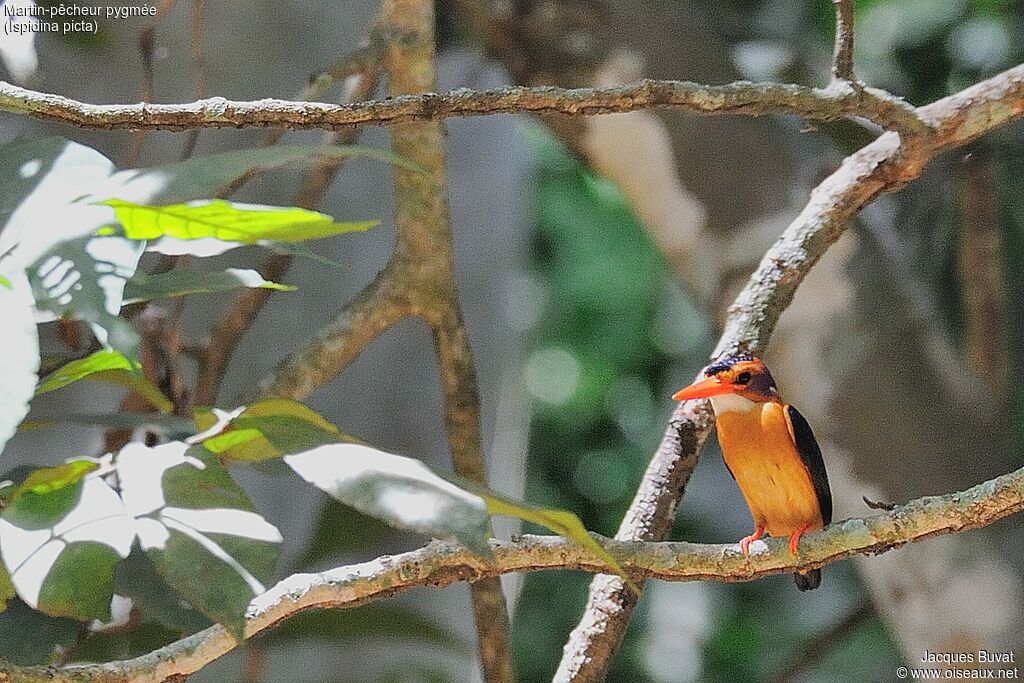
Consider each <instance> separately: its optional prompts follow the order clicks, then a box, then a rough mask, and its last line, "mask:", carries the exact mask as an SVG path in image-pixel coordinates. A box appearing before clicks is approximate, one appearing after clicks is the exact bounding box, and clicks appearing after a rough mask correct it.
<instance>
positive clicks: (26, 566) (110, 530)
mask: <svg viewBox="0 0 1024 683" xmlns="http://www.w3.org/2000/svg"><path fill="white" fill-rule="evenodd" d="M69 465H70V466H69V467H61V468H47V469H46V470H44V471H42V472H41V473H38V472H37V473H33V474H32V475H29V478H28V479H26V482H25V483H24V484H23V485H22V486H21V487H19V489H18V490H16V495H14V496H13V498H12V500H11V502H10V503H9V504H8V506H7V507H6V508H5V509H4V511H3V513H2V514H0V556H2V557H3V562H4V565H5V566H6V568H7V571H8V572H10V577H11V583H13V584H14V587H15V590H16V591H17V593H18V597H20V598H21V599H22V600H24V601H25V603H27V604H28V605H29V606H30V607H33V608H35V609H38V610H39V611H41V612H43V613H45V614H48V615H50V616H66V617H73V618H75V619H85V620H91V619H98V620H100V621H109V620H110V602H111V599H112V598H113V572H114V567H115V566H116V565H117V563H118V562H119V561H120V560H121V559H122V558H124V557H127V556H128V552H129V551H130V550H131V546H132V542H133V540H134V538H135V523H134V520H133V519H132V518H131V517H130V516H129V515H128V513H127V511H126V510H125V507H124V504H123V503H122V501H121V498H120V497H119V496H118V495H117V493H115V492H114V490H113V489H111V488H110V487H109V486H108V485H107V484H106V483H105V482H104V481H103V479H101V478H100V477H98V476H95V475H90V474H88V473H87V470H88V469H90V468H88V467H85V466H83V465H81V464H80V463H70V464H69ZM83 475H84V476H83Z"/></svg>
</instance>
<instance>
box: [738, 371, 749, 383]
mask: <svg viewBox="0 0 1024 683" xmlns="http://www.w3.org/2000/svg"><path fill="white" fill-rule="evenodd" d="M749 383H750V373H749V372H741V373H740V374H738V375H736V384H749Z"/></svg>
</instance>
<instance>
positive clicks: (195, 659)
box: [0, 468, 1024, 683]
mask: <svg viewBox="0 0 1024 683" xmlns="http://www.w3.org/2000/svg"><path fill="white" fill-rule="evenodd" d="M1021 510H1024V468H1022V469H1019V470H1017V471H1015V472H1012V473H1010V474H1004V475H1002V476H1000V477H996V478H995V479H992V480H990V481H987V482H985V483H982V484H978V485H977V486H974V487H972V488H970V489H967V490H966V491H962V492H958V493H950V494H947V495H944V496H926V497H923V498H918V499H917V500H913V501H911V502H909V503H907V504H906V505H902V506H898V507H896V508H895V509H894V510H892V511H891V512H886V513H883V514H879V515H874V516H871V517H866V518H863V519H848V520H845V521H842V522H837V523H835V524H832V525H831V526H829V527H827V528H826V529H824V530H823V531H819V532H813V533H809V534H807V535H806V536H804V539H803V541H802V542H801V544H800V555H799V556H798V557H792V556H791V555H790V554H789V549H788V545H787V543H786V541H785V539H769V540H768V542H767V548H768V549H767V550H763V551H761V552H758V550H757V549H758V546H756V545H755V546H754V552H752V554H751V555H750V556H749V557H744V556H743V554H742V553H740V551H739V547H738V546H737V545H736V544H729V545H719V544H695V543H685V542H672V543H668V542H660V543H643V542H618V541H604V543H605V547H606V548H607V549H608V550H609V552H611V553H612V554H613V555H614V556H615V557H616V558H617V559H618V560H619V562H621V563H622V564H623V566H624V567H625V568H626V569H627V571H629V572H630V573H632V574H633V575H634V576H636V577H638V578H643V579H661V580H664V581H724V582H739V581H750V580H753V579H758V578H761V577H764V576H771V575H774V574H787V573H791V572H793V571H795V570H797V569H809V568H812V567H821V566H824V565H826V564H829V563H832V562H836V561H838V560H842V559H845V558H848V557H851V556H853V555H866V554H878V553H881V552H885V551H887V550H890V549H892V548H897V547H899V546H901V545H903V544H905V543H909V542H911V541H920V540H924V539H926V538H931V537H932V536H939V535H943V534H950V533H956V532H960V531H966V530H968V529H977V528H980V527H983V526H986V525H988V524H992V523H993V522H996V521H998V520H1000V519H1002V518H1004V517H1007V516H1008V515H1011V514H1013V513H1015V512H1019V511H1021ZM599 540H604V539H600V538H599ZM491 548H492V550H493V551H494V559H493V560H486V559H483V558H481V557H479V556H477V555H474V554H473V553H471V552H470V551H468V550H465V549H464V548H462V547H461V546H459V545H457V544H454V543H445V542H441V541H434V542H432V543H430V544H428V545H427V546H426V547H424V548H421V549H419V550H413V551H410V552H406V553H402V554H400V555H394V556H386V557H381V558H378V559H376V560H372V561H370V562H364V563H362V564H357V565H351V566H346V567H339V568H337V569H332V570H330V571H327V572H323V573H319V574H295V575H293V576H291V577H289V578H287V579H285V580H283V581H282V582H280V583H279V584H277V585H276V586H274V587H273V588H271V589H270V590H269V591H267V592H266V593H264V594H263V595H261V596H259V597H257V598H256V599H255V600H253V602H252V604H251V605H250V608H249V613H248V615H247V616H246V628H245V637H246V638H251V637H253V636H255V635H256V634H258V633H260V632H262V631H265V630H267V629H269V628H271V627H273V626H274V625H275V624H278V623H280V622H281V621H283V620H285V619H287V618H288V617H290V616H292V615H295V614H297V613H299V612H302V611H304V610H307V609H322V608H338V607H355V606H358V605H362V604H365V603H367V602H370V601H372V600H379V599H382V598H387V597H391V596H393V595H395V594H397V593H403V592H405V591H407V590H410V589H412V588H417V587H422V586H433V587H438V588H441V587H445V586H448V585H451V584H453V583H456V582H459V581H474V582H478V581H481V580H484V579H493V578H495V577H497V576H500V575H501V574H506V573H510V572H527V571H538V570H555V569H562V570H577V571H586V572H602V571H608V570H609V568H608V566H606V565H605V564H604V563H603V562H602V561H601V560H600V559H598V558H596V557H594V556H592V555H590V553H588V552H587V551H586V550H585V549H584V548H583V547H581V546H579V545H577V544H575V543H573V542H571V541H568V540H566V539H564V538H561V537H557V536H523V537H521V538H519V539H517V540H516V541H513V542H505V541H491ZM237 645H238V642H237V641H235V640H234V638H233V637H232V636H231V635H230V634H229V633H228V632H227V631H226V630H225V629H224V628H223V627H222V626H219V625H218V626H212V627H210V628H207V629H206V630H204V631H200V632H199V633H196V634H194V635H191V636H188V637H187V638H184V639H182V640H179V641H177V642H175V643H172V644H171V645H168V646H166V647H163V648H160V649H159V650H156V651H154V652H151V653H149V654H146V655H143V656H142V657H138V658H136V659H131V660H127V661H121V662H110V663H107V664H83V665H70V666H67V667H64V668H61V669H53V668H50V667H16V666H13V665H9V664H3V665H0V681H13V680H19V681H43V680H45V681H55V682H56V681H64V682H72V681H76V682H85V681H103V683H115V682H119V681H124V682H126V683H127V682H128V681H133V682H135V683H140V682H141V683H146V682H156V681H164V680H167V679H169V678H172V677H175V676H177V677H181V676H187V675H189V674H191V673H194V672H195V671H198V670H199V669H200V668H202V667H203V666H204V665H206V664H208V663H209V662H211V661H213V660H215V659H217V658H218V657H221V656H223V655H224V654H225V653H227V652H229V651H230V650H232V649H234V648H235V647H237Z"/></svg>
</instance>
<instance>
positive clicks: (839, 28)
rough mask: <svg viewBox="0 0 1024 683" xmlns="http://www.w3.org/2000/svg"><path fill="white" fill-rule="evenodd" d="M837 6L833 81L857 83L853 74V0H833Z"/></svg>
mask: <svg viewBox="0 0 1024 683" xmlns="http://www.w3.org/2000/svg"><path fill="white" fill-rule="evenodd" d="M832 4H833V5H835V7H836V46H835V49H834V50H833V51H832V81H833V82H835V81H845V82H847V83H855V82H856V78H854V75H853V0H832Z"/></svg>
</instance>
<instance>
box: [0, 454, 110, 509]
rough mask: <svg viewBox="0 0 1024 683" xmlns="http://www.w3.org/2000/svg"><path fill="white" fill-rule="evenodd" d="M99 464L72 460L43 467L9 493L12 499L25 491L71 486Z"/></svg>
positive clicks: (40, 493)
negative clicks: (54, 465)
mask: <svg viewBox="0 0 1024 683" xmlns="http://www.w3.org/2000/svg"><path fill="white" fill-rule="evenodd" d="M97 467H99V464H98V463H96V462H93V461H92V460H72V461H71V462H67V463H64V464H63V465H57V466H56V467H43V468H40V469H38V470H35V471H34V472H32V474H30V475H28V477H27V478H26V479H25V481H23V482H22V483H21V484H19V485H18V487H17V488H16V489H14V492H13V493H12V494H11V501H14V500H16V499H17V498H18V496H21V495H22V494H25V493H34V494H36V495H40V496H41V495H44V494H47V493H53V492H54V491H58V490H60V489H63V488H66V487H68V486H71V485H72V484H74V483H76V482H78V481H80V480H81V479H82V477H84V476H85V475H87V474H89V473H90V472H92V471H94V470H95V469H96V468H97Z"/></svg>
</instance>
